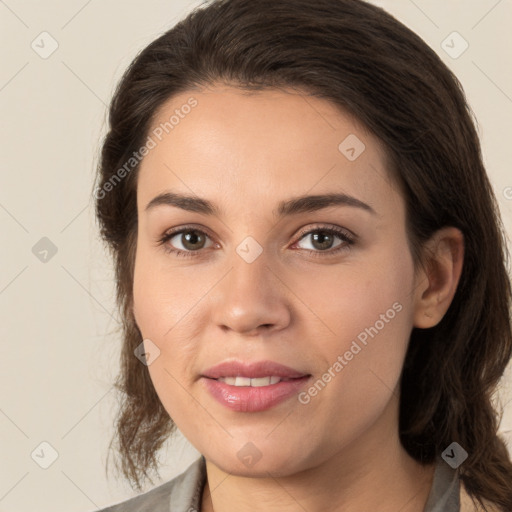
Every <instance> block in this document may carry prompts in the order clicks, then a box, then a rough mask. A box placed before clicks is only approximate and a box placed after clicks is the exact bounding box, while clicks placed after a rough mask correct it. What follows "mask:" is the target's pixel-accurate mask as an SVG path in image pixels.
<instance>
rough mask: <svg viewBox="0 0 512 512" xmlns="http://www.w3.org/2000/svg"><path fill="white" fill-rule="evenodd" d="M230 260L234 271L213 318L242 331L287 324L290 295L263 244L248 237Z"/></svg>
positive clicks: (221, 288)
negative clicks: (281, 283) (288, 297)
mask: <svg viewBox="0 0 512 512" xmlns="http://www.w3.org/2000/svg"><path fill="white" fill-rule="evenodd" d="M229 263H230V268H231V270H230V272H228V274H227V275H226V277H225V279H223V280H222V282H221V283H219V285H220V286H219V287H218V290H217V297H218V300H216V302H215V310H214V312H213V321H214V322H215V323H216V324H217V325H218V326H220V327H222V328H224V329H226V328H229V329H231V330H233V331H237V332H240V333H242V332H243V333H248V332H256V331H258V330H260V329H262V328H265V329H269V328H274V329H275V328H282V327H283V326H285V325H287V323H288V322H289V316H290V311H289V307H288V303H287V298H286V297H285V295H284V293H283V287H282V286H279V281H278V279H277V278H276V276H275V275H274V273H273V271H272V270H271V269H270V266H271V262H270V261H269V258H268V255H267V253H266V252H265V251H264V250H263V247H261V246H260V245H259V244H258V242H256V241H255V240H254V239H250V237H248V238H246V239H244V240H243V241H242V242H241V243H240V244H239V245H238V246H237V247H236V250H235V251H234V253H233V254H232V256H231V258H230V262H229Z"/></svg>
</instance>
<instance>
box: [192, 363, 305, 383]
mask: <svg viewBox="0 0 512 512" xmlns="http://www.w3.org/2000/svg"><path fill="white" fill-rule="evenodd" d="M307 375H309V374H307V373H304V372H300V371H298V370H294V369H293V368H290V367H288V366H284V365H282V364H279V363H276V362H274V361H257V362H254V363H244V362H242V361H224V362H222V363H220V364H217V365H215V366H212V367H211V368H208V369H207V370H206V371H205V372H204V373H203V374H202V376H203V377H208V378H210V379H218V378H221V377H248V378H251V379H257V378H261V377H269V376H271V377H281V378H284V379H297V378H300V377H305V376H307Z"/></svg>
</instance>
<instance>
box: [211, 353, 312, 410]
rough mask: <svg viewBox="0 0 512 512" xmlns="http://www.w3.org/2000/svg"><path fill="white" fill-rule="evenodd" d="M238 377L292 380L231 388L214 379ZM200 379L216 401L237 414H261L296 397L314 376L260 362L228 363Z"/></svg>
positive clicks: (213, 369)
mask: <svg viewBox="0 0 512 512" xmlns="http://www.w3.org/2000/svg"><path fill="white" fill-rule="evenodd" d="M235 376H240V377H248V378H252V379H256V378H260V377H268V376H276V377H281V378H283V379H290V380H286V381H281V382H278V383H277V384H269V385H268V386H261V387H251V386H232V385H230V384H226V383H225V382H221V381H218V380H215V379H218V378H220V377H235ZM201 377H202V378H201V381H202V382H203V384H204V386H205V388H206V390H207V391H208V392H209V393H210V394H211V395H212V397H213V398H214V399H215V400H217V401H218V402H219V403H221V404H222V405H224V406H225V407H227V408H228V409H231V410H233V411H237V412H260V411H265V410H267V409H270V408H272V407H274V406H276V405H278V404H280V403H281V402H283V401H285V400H287V399H289V398H290V397H292V396H294V395H296V394H297V393H298V392H299V390H300V389H301V388H302V387H304V386H305V384H306V383H307V381H309V379H310V377H311V375H309V374H306V373H303V372H300V371H298V370H294V369H293V368H290V367H288V366H284V365H282V364H279V363H276V362H274V361H259V362H256V363H242V362H241V361H225V362H223V363H221V364H218V365H216V366H213V367H212V368H209V369H208V370H206V371H205V372H204V373H203V374H202V375H201Z"/></svg>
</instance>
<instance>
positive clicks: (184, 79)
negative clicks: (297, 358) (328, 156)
mask: <svg viewBox="0 0 512 512" xmlns="http://www.w3.org/2000/svg"><path fill="white" fill-rule="evenodd" d="M214 82H223V83H226V84H230V85H235V86H237V87H239V88H245V89H252V90H263V89H271V88H278V87H294V88H297V89H298V90H301V91H303V92H304V93H305V94H310V95H314V96H317V97H320V98H324V99H327V100H329V101H330V102H332V103H334V104H336V105H338V106H339V107H341V108H343V109H344V111H346V112H348V113H350V114H352V115H354V116H355V117H356V118H357V119H358V120H359V121H361V122H362V123H363V124H364V125H365V126H366V128H367V129H369V130H370V131H371V132H372V133H373V134H374V135H375V136H377V137H378V138H379V139H380V140H381V141H382V142H383V143H384V146H385V148H386V150H387V155H388V157H389V158H388V159H389V166H388V167H389V171H390V172H391V173H392V174H393V176H394V177H395V178H396V179H397V180H398V182H399V183H400V186H401V188H402V190H403V193H404V198H405V201H406V207H407V230H408V239H409V243H410V247H411V251H412V254H413V257H414V260H415V264H422V246H423V243H424V242H425V241H426V240H427V239H429V238H430V236H431V235H432V234H433V233H434V232H435V231H436V230H438V229H440V228H442V227H444V226H455V227H457V228H459V229H460V230H461V231H462V233H463V235H464V237H465V261H464V265H463V271H462V275H461V278H460V282H459V286H458V289H457V292H456V294H455V297H454V299H453V301H452V304H451V306H450V308H449V310H448V312H447V313H446V315H445V316H444V317H443V319H442V321H441V322H440V323H439V324H438V325H436V326H435V327H433V328H430V329H417V328H414V329H413V331H412V334H411V338H410V344H409V348H408V352H407V355H406V360H405V364H404V368H403V372H402V378H401V395H400V421H399V429H400V432H399V433H400V439H401V442H402V444H403V446H404V447H405V449H406V450H407V452H408V453H409V454H410V455H411V456H412V457H414V458H415V459H416V460H417V461H419V462H421V463H432V462H433V461H434V460H435V458H436V456H439V455H440V454H441V453H442V452H443V450H444V449H445V448H446V447H447V446H448V445H450V444H451V443H452V442H453V441H456V442H458V443H459V444H460V445H461V446H462V447H463V448H465V449H466V451H467V452H468V453H469V457H468V459H467V460H466V461H465V462H464V463H463V464H462V466H460V468H459V469H460V474H461V479H462V481H463V483H464V484H465V486H466V489H467V490H468V492H469V494H470V495H471V496H473V497H475V498H476V499H478V500H479V501H480V502H481V503H482V500H483V499H487V500H490V501H491V502H494V503H495V504H497V505H498V506H500V507H502V508H503V510H504V511H505V510H508V511H510V510H512V485H511V482H512V463H511V461H510V457H509V454H508V453H507V449H506V446H505V444H504V442H503V440H502V439H500V438H499V437H498V435H497V430H498V425H499V418H498V414H497V412H496V411H495V409H494V408H493V404H492V401H491V399H492V398H493V394H494V392H495V389H496V386H497V384H498V382H499V379H500V377H501V376H502V374H503V372H504V370H505V367H506V365H507V363H508V361H509V360H510V357H511V353H512V332H511V318H510V310H511V285H510V279H509V277H508V275H507V267H506V263H507V261H508V260H507V256H508V255H507V252H506V243H505V237H504V234H503V227H502V225H501V221H500V216H499V211H498V207H497V204H496V200H495V197H494V195H493V192H492V187H491V185H490V183H489V180H488V177H487V175H486V172H485V169H484V166H483V163H482V156H481V151H480V144H479V140H478V136H477V133H476V130H475V126H474V122H473V115H472V112H471V110H470V108H469V106H468V105H467V103H466V100H465V96H464V92H463V90H462V87H461V85H460V84H459V82H458V80H457V78H456V77H455V76H454V75H453V74H452V73H451V72H450V70H449V69H448V68H447V67H446V66H445V65H444V64H443V63H442V61H441V59H440V58H439V57H438V56H437V55H436V53H435V52H434V51H433V50H432V49H431V48H429V47H428V46H427V45H426V44H425V43H424V42H423V40H422V39H421V38H420V37H418V36H417V35H416V34H414V33H413V32H412V31H411V30H409V29H408V28H406V27H405V26H404V25H402V24H401V23H400V22H398V21H397V20H396V19H395V18H393V17H392V16H391V15H389V14H388V13H386V12H385V11H384V10H382V9H381V8H378V7H376V6H373V5H371V4H367V3H365V2H363V1H360V0H279V1H277V2H276V1H275V0H258V1H255V0H218V1H214V2H212V3H210V4H209V5H208V6H206V7H204V6H203V7H202V8H198V9H196V10H194V11H193V12H192V13H191V14H190V15H189V16H188V17H187V18H185V19H184V20H182V21H181V22H179V23H178V24H177V25H176V26H174V27H173V28H172V29H171V30H169V31H168V32H166V33H165V34H163V35H162V36H161V37H159V38H158V39H156V40H155V41H154V42H152V43H151V44H150V45H149V46H148V47H146V48H145V49H144V50H143V51H142V52H141V53H140V54H139V55H138V56H137V57H136V59H135V60H134V61H133V62H132V64H131V65H130V67H129V68H128V70H127V71H126V73H125V74H124V76H123V78H122V80H121V82H120V83H119V85H118V88H117V90H116V92H115V95H114V97H113V99H112V103H111V106H110V112H109V132H108V134H107V136H106V138H105V140H104V143H103V148H102V153H101V161H100V165H99V172H98V183H97V188H96V192H95V197H96V211H97V217H98V219H99V223H100V226H101V233H102V236H103V237H104V239H105V240H106V241H107V242H108V244H109V247H110V249H111V251H112V254H113V256H114V260H115V270H116V283H117V300H118V304H119V307H120V309H121V313H122V318H123V347H122V355H121V373H120V374H119V376H118V380H117V382H116V387H117V388H118V390H119V391H120V392H121V397H122V403H121V406H120V410H119V416H118V418H117V431H116V436H115V437H114V439H116V441H117V452H118V454H119V455H120V460H121V469H122V472H123V475H124V476H125V477H126V478H128V479H129V480H130V481H131V482H132V483H133V484H135V486H136V487H137V489H141V485H140V484H141V480H144V479H145V478H149V472H148V470H149V469H154V470H158V463H157V459H156V455H157V452H158V450H159V449H160V448H161V446H162V444H163V443H164V442H165V440H166V439H167V438H168V437H169V435H170V433H171V432H172V431H173V430H174V428H175V426H174V424H173V422H172V419H171V418H170V417H169V415H168V414H167V412H166V411H165V409H164V408H163V406H162V404H161V403H160V400H159V399H158V397H157V395H156V392H155V390H154V388H153V385H152V382H151V380H150V376H149V372H148V369H147V367H146V366H145V365H143V364H141V363H140V361H139V360H138V359H137V358H136V357H135V356H134V349H135V347H137V345H139V344H140V343H141V341H142V336H141V333H140V331H139V329H138V328H137V325H136V324H135V320H134V317H133V312H132V299H133V296H132V284H133V266H134V256H135V248H136V243H137V238H136V237H137V234H136V230H137V210H136V187H137V169H138V165H133V169H132V170H130V171H131V172H125V173H122V179H121V178H120V173H119V170H120V169H121V168H122V167H123V165H124V166H125V167H124V168H125V170H126V165H125V164H126V162H127V161H129V160H130V158H131V157H132V155H133V153H134V151H136V150H137V149H138V148H140V147H141V146H142V145H143V144H144V141H145V140H146V138H147V137H148V131H149V128H150V123H151V120H152V118H153V116H154V115H155V112H156V111H157V110H158V109H159V108H160V107H161V106H162V104H163V103H164V102H165V101H167V100H168V99H169V98H170V97H171V96H173V95H175V94H177V93H180V92H183V91H192V90H194V89H195V88H199V87H201V86H205V85H208V84H212V83H214ZM116 173H117V175H116ZM115 178H116V179H115ZM108 183H110V186H109V187H107V184H108ZM114 439H113V440H112V442H113V441H114ZM112 442H111V447H112ZM157 472H158V471H157Z"/></svg>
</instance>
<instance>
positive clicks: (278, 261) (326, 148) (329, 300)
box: [133, 84, 463, 512]
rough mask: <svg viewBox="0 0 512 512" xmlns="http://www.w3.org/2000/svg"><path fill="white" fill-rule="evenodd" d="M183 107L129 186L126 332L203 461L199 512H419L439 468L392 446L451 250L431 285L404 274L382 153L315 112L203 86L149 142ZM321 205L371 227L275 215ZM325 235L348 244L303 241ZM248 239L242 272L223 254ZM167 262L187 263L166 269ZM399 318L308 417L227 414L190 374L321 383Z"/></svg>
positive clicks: (306, 100) (363, 135) (326, 112)
mask: <svg viewBox="0 0 512 512" xmlns="http://www.w3.org/2000/svg"><path fill="white" fill-rule="evenodd" d="M191 96H193V97H194V98H195V99H196V100H197V101H198V104H197V106H196V107H195V108H193V109H192V110H191V112H190V113H189V114H187V115H186V116H184V118H183V119H180V122H179V124H178V125H176V126H175V127H174V129H173V130H172V131H169V133H168V135H166V136H165V137H163V138H162V140H161V141H160V142H159V143H158V144H157V146H156V147H155V148H153V149H152V150H151V151H150V152H149V154H147V155H146V156H145V158H144V160H143V162H142V164H141V167H140V170H139V172H140V174H139V176H138V184H137V206H138V218H139V223H138V244H137V252H136V260H135V275H134V283H133V285H134V287H133V292H134V315H135V318H136V321H137V325H138V326H139V328H140V330H141V333H142V334H143V337H144V339H146V340H147V339H149V340H151V342H152V343H154V344H155V345H156V346H157V347H158V348H159V350H160V355H159V357H157V358H156V359H155V360H154V362H152V363H151V364H150V365H149V366H148V369H149V372H150V375H151V379H152V381H153V383H154V386H155V389H156V391H157V393H158V396H159V398H160V400H161V401H162V403H163V405H164V407H165V409H166V410H167V412H168V413H169V415H170V416H171V417H172V419H173V420H174V421H175V423H176V424H177V426H178V428H179V429H180V430H181V431H182V433H183V434H184V435H185V436H186V437H187V438H188V439H189V441H190V442H191V443H192V444H193V445H194V446H195V447H196V448H197V449H198V450H199V452H201V453H202V454H203V455H204V456H205V458H206V461H207V477H208V482H207V485H206V487H205V490H204V493H203V500H202V510H203V511H207V512H208V511H212V510H215V512H231V511H235V510H236V511H238V512H239V511H245V510H247V511H248V510H251V511H259V510H265V511H267V512H268V511H273V510H279V511H296V510H302V509H304V510H307V511H309V512H316V511H318V512H320V511H325V510H334V511H343V512H356V511H361V510H379V511H381V512H391V511H392V512H396V511H398V510H399V511H400V512H421V511H423V509H424V506H425V503H426V500H427V496H428V494H429V492H430V488H431V484H432V478H433V472H434V466H433V465H431V466H421V465H420V464H419V463H417V462H416V461H415V460H413V459H412V458H411V457H410V456H409V455H408V454H407V453H406V452H405V450H404V449H403V448H402V446H401V444H400V442H399V437H398V406H399V378H400V372H401V369H402V365H403V362H404V358H405V353H406V349H407V344H408V340H409V336H410V333H411V330H412V328H413V327H420V328H427V327H431V326H433V325H435V324H437V323H438V322H439V321H440V320H441V318H442V317H443V315H444V314H445V312H446V311H447V309H448V307H449V304H450V302H451V300H452V298H453V295H454V293H455V289H456V286H457V282H458V279H459V277H460V272H461V267H462V258H463V240H462V235H461V233H460V232H459V231H458V230H456V229H455V228H444V229H443V230H441V231H439V232H438V233H436V234H435V236H434V237H433V238H432V239H431V240H430V241H429V243H428V244H427V246H426V250H427V249H428V251H429V252H428V253H427V252H426V254H428V261H429V262H430V264H429V265H428V267H426V268H428V271H426V270H423V269H422V268H421V267H420V268H419V269H417V270H415V267H414V265H413V259H412V256H411V253H410V250H409V247H408V243H407V235H406V230H405V206H404V200H403V197H402V195H401V192H400V190H399V188H398V187H397V186H396V184H395V183H394V182H393V181H392V179H391V178H390V177H389V173H388V171H387V170H386V167H385V165H386V157H385V153H384V150H383V147H382V145H381V144H380V142H379V140H378V139H376V138H375V137H374V136H372V135H371V134H369V133H368V132H367V131H366V130H365V129H364V128H363V127H362V126H360V124H359V123H357V122H356V121H355V120H354V119H352V118H351V117H350V116H348V115H347V114H346V113H344V112H343V111H342V110H340V109H339V108H337V107H336V106H334V105H333V104H332V103H330V102H328V101H327V100H324V99H319V98H313V97H311V96H307V95H305V94H301V93H300V92H298V91H295V90H291V89H290V90H265V91H259V92H256V93H251V94H249V93H247V92H243V91H241V90H240V89H237V88H236V87H235V86H230V85H226V84H212V85H211V86H210V87H208V88H204V89H201V90H194V91H187V92H184V93H181V94H179V95H177V96H174V97H173V98H171V99H169V100H168V101H167V103H166V104H165V105H164V106H163V107H162V108H161V109H160V111H159V112H158V113H157V115H156V116H155V118H154V122H153V127H152V128H155V127H157V126H158V125H159V124H160V123H163V122H165V121H167V120H168V119H169V117H170V116H171V115H172V114H173V113H174V111H175V109H176V108H180V106H182V105H184V104H185V103H186V102H187V100H188V99H189V98H190V97H191ZM349 134H355V135H356V136H357V137H358V138H359V139H360V140H361V141H363V143H364V144H365V150H364V151H363V152H362V153H361V154H360V156H359V157H358V158H356V159H355V160H354V161H350V160H349V159H347V158H346V156H345V155H344V154H342V153H341V152H340V151H339V149H338V146H339V144H340V143H341V142H342V141H343V140H344V139H345V138H346V137H347V136H348V135H349ZM169 191H172V192H175V193H183V194H189V195H193V196H198V197H201V198H205V199H208V200H209V201H211V202H213V203H215V204H216V205H217V206H218V208H219V210H220V212H221V213H219V215H205V214H202V213H197V212H190V211H186V210H183V209H181V208H178V207H176V206H171V205H159V206H156V207H154V208H150V209H149V210H146V205H147V204H148V203H149V202H150V201H151V200H152V199H153V198H154V197H155V196H157V195H158V194H161V193H163V192H169ZM332 192H340V193H344V194H348V195H350V196H353V197H355V198H357V199H359V200H360V201H363V202H364V203H366V204H368V205H370V206H371V207H372V208H373V209H374V211H375V213H371V212H369V211H367V210H365V209H363V208H357V207H354V206H347V205H334V206H330V207H328V208H324V209H321V210H318V211H313V212H309V213H300V214H294V215H288V216H286V217H283V218H278V217H277V216H276V215H274V210H275V209H276V208H277V205H278V203H279V202H280V201H285V200H288V199H290V198H293V197H296V196H300V195H304V194H309V195H316V194H325V193H332ZM189 224H193V225H194V226H193V227H194V228H195V229H200V230H203V231H204V232H206V238H205V239H204V240H205V241H204V242H201V240H200V241H199V242H197V240H196V241H195V242H193V244H194V243H195V247H197V248H198V249H196V250H195V251H194V250H193V249H194V245H192V250H191V249H190V246H186V245H184V243H186V241H184V239H183V236H182V235H177V236H175V237H174V238H172V239H171V240H169V241H167V242H166V244H164V245H162V244H159V242H158V241H159V239H160V238H161V237H162V236H163V235H164V234H165V233H166V232H168V231H169V230H170V229H171V228H178V227H180V226H185V225H189ZM333 226H338V227H340V228H344V229H345V230H350V232H352V233H354V234H355V235H357V238H356V241H355V242H354V243H353V244H352V245H347V244H346V242H343V241H342V240H341V239H338V238H337V237H336V236H335V238H334V239H333V242H332V246H329V245H327V248H325V247H323V246H320V247H319V246H318V244H317V245H315V244H314V241H313V239H312V235H311V233H310V234H305V235H301V233H303V232H304V231H309V230H313V229H317V231H315V233H318V230H321V229H322V228H324V229H325V228H329V227H333ZM203 236H204V235H203ZM248 236H251V237H252V238H254V239H255V240H256V241H257V242H258V244H259V245H260V246H261V247H262V248H263V252H262V253H261V254H260V255H259V257H257V258H256V259H255V260H254V261H253V262H252V263H248V262H247V261H245V260H244V259H243V258H242V257H240V256H239V254H238V253H237V252H236V248H237V246H238V245H239V244H240V243H241V242H242V241H243V240H244V239H245V238H246V237H248ZM340 242H341V244H342V247H343V250H341V251H338V252H337V253H334V252H333V251H334V250H335V249H336V248H337V247H339V244H340ZM165 245H167V247H170V248H173V247H174V248H177V249H181V250H186V249H187V247H188V248H189V252H192V253H194V254H192V256H191V257H189V258H184V257H179V256H176V255H175V254H172V253H169V252H166V251H165V250H164V248H165ZM329 247H331V248H329ZM328 251H330V252H331V254H330V255H329V254H328ZM395 303H399V304H400V305H401V310H400V312H398V313H396V315H395V316H394V318H393V319H392V320H389V321H388V322H386V323H385V326H384V327H383V328H382V329H380V330H379V332H378V334H377V335H376V336H375V337H374V338H373V339H371V338H370V339H369V341H368V343H367V345H366V346H364V348H363V349H362V350H361V351H360V352H359V353H358V354H357V356H355V357H354V358H353V359H352V360H351V361H349V362H348V364H347V365H346V366H344V367H343V369H342V370H341V371H339V372H338V373H336V376H335V377H334V378H332V379H331V381H330V382H329V383H328V384H327V385H326V386H325V387H324V388H323V389H322V390H321V392H319V393H318V394H317V395H316V396H315V397H313V398H311V400H310V402H309V403H307V404H302V403H300V402H299V401H298V400H297V398H296V397H292V398H290V399H288V400H286V401H285V402H282V403H280V404H279V405H277V406H275V407H273V408H271V409H269V410H266V411H262V412H257V413H241V412H235V411H232V410H230V409H228V408H226V407H225V406H223V405H222V404H220V403H218V402H217V401H216V400H214V398H213V397H212V396H211V395H210V394H209V393H208V392H207V391H206V389H205V387H204V386H203V381H202V380H201V378H200V375H201V373H202V372H204V371H205V370H206V369H207V368H209V367H211V366H213V365H215V364H218V363H220V362H222V361H225V360H229V359H239V360H242V361H247V362H254V361H260V360H272V361H276V362H279V363H281V364H284V365H286V366H290V367H292V368H295V369H297V370H299V371H302V372H304V373H308V374H311V375H312V376H313V379H314V380H315V381H316V380H317V379H318V378H320V377H321V376H322V374H324V373H325V372H326V371H327V370H328V368H330V367H332V366H333V363H334V362H335V361H336V360H337V358H338V356H339V355H343V354H344V353H345V352H346V351H347V350H349V348H350V346H351V343H352V341H353V340H354V339H356V337H357V336H358V334H360V333H361V332H362V331H364V329H365V328H368V327H370V326H374V325H375V323H376V321H377V320H379V318H381V317H380V315H382V314H385V312H386V311H387V310H389V309H390V308H392V305H393V304H395ZM145 343H147V342H145ZM249 442H250V443H252V444H253V445H254V446H255V447H256V448H257V451H258V452H259V453H260V454H261V459H260V460H259V461H258V462H257V463H255V464H254V465H252V466H251V467H249V466H247V465H246V464H244V463H243V462H242V461H241V460H240V459H239V457H238V456H237V454H238V452H239V450H240V449H242V448H243V447H244V446H245V445H246V444H247V443H249Z"/></svg>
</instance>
